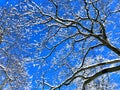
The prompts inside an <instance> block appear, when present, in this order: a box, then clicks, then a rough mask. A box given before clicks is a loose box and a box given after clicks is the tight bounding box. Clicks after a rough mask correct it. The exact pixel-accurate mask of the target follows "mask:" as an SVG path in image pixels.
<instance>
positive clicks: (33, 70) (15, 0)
mask: <svg viewBox="0 0 120 90" xmlns="http://www.w3.org/2000/svg"><path fill="white" fill-rule="evenodd" d="M33 1H35V2H36V3H37V4H38V5H40V3H41V2H42V5H43V6H46V4H47V3H48V0H33ZM7 2H9V3H7ZM18 2H20V1H19V0H1V1H0V6H7V5H13V6H14V5H15V4H17V3H18ZM76 3H77V2H73V3H71V4H76ZM113 7H114V5H112V7H111V8H113ZM77 8H78V7H77V5H76V8H75V10H76V9H77ZM60 14H61V13H60ZM112 20H113V21H116V24H117V23H119V21H117V19H116V18H112ZM36 27H39V26H36ZM36 27H33V29H36ZM113 28H114V27H112V26H111V25H109V26H108V27H107V29H113ZM114 32H115V33H116V32H119V28H116V31H114ZM112 36H113V37H115V36H114V33H113V35H112ZM37 38H38V36H35V37H33V38H32V39H31V42H33V41H34V39H37ZM37 40H38V39H37ZM38 41H39V40H38ZM62 45H66V44H62ZM115 45H116V44H115ZM116 46H118V47H119V45H116ZM61 47H62V46H60V47H58V48H57V49H60V48H61ZM33 51H34V50H33ZM108 51H109V49H107V48H106V51H104V54H105V53H107V52H108ZM48 52H49V51H46V50H44V53H43V55H45V54H47V53H48ZM91 53H92V52H91ZM91 53H90V55H91ZM92 54H93V53H92ZM94 54H95V56H96V55H97V54H100V53H99V52H96V53H94ZM53 56H54V54H53V55H52V56H51V57H50V58H48V59H47V61H49V60H50V59H51V58H53ZM93 56H94V55H93ZM105 57H107V55H105ZM110 59H112V58H110ZM36 63H39V62H36ZM29 67H30V68H29V69H30V71H29V74H31V75H33V74H34V77H33V78H32V80H33V82H32V85H33V86H34V85H36V84H35V83H34V81H35V80H36V79H39V78H40V77H41V76H37V77H35V76H36V75H41V74H42V72H39V69H38V67H34V65H32V64H30V65H29ZM49 68H50V66H47V67H44V68H43V71H45V70H47V69H49ZM36 72H37V74H36ZM58 72H59V71H58ZM51 74H54V75H55V73H54V70H53V71H50V74H47V75H46V77H47V78H49V80H48V81H49V82H51V83H52V78H53V76H52V75H51ZM111 77H112V78H113V80H111V82H118V83H120V81H119V80H118V78H119V79H120V76H119V75H115V74H113V75H112V76H111ZM50 78H51V79H50ZM63 78H64V77H63ZM46 88H48V87H46ZM72 88H73V86H72ZM118 88H119V87H118ZM32 90H35V89H34V87H33V89H32ZM39 90H41V89H39ZM46 90H47V89H46ZM61 90H64V87H63V88H62V89H61ZM116 90H117V89H116Z"/></svg>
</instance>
